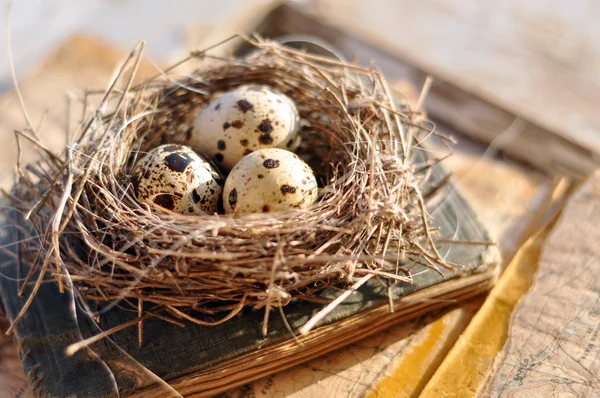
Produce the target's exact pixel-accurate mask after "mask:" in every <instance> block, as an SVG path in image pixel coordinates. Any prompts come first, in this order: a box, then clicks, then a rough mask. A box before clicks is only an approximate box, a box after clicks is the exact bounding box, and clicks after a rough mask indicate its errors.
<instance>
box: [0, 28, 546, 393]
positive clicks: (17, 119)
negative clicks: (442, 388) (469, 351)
mask: <svg viewBox="0 0 600 398" xmlns="http://www.w3.org/2000/svg"><path fill="white" fill-rule="evenodd" d="M121 59H123V54H121V53H120V52H118V51H114V50H113V49H111V48H110V47H106V46H103V45H102V44H101V43H98V42H97V41H95V40H90V39H86V38H74V39H72V40H70V41H69V42H67V43H66V44H65V45H64V46H62V47H61V48H59V49H58V50H57V51H56V52H55V53H54V54H53V55H52V56H50V57H49V58H48V59H47V60H46V61H44V62H43V67H40V68H38V70H37V71H36V72H35V73H34V74H33V75H31V76H30V77H28V78H27V79H24V80H23V82H22V85H21V88H22V90H23V93H24V96H25V101H26V103H27V104H28V110H29V113H30V115H31V117H32V119H33V120H35V121H37V122H39V121H40V120H41V119H43V115H44V114H45V113H46V110H47V108H48V106H49V105H50V109H49V112H48V116H47V117H46V118H45V119H46V121H45V122H44V124H43V128H42V129H40V132H41V135H42V136H44V137H45V138H47V140H48V141H49V143H50V144H51V145H52V147H53V148H55V149H56V150H57V151H58V150H60V148H61V147H62V146H63V145H64V142H65V141H64V134H63V131H64V129H63V125H64V117H65V116H64V115H65V113H64V105H62V101H63V99H64V95H63V93H64V90H65V88H67V87H72V88H73V90H74V92H81V91H82V90H83V89H84V88H85V87H92V88H97V87H105V86H106V83H107V81H108V79H109V78H110V76H111V74H112V73H113V71H114V70H115V66H116V65H117V64H118V63H119V61H120V60H121ZM153 72H154V69H153V67H151V66H145V67H143V69H142V73H143V74H144V73H146V74H152V73H153ZM0 104H2V105H3V106H2V107H1V110H0V116H2V117H1V118H0V120H1V121H2V122H1V123H2V124H0V127H1V128H2V129H3V132H6V131H7V129H8V131H10V130H12V129H13V128H16V127H22V126H23V125H24V120H23V117H22V115H21V114H20V110H19V107H18V105H17V103H16V99H15V97H14V95H12V94H9V95H7V96H4V97H3V98H0ZM459 148H462V150H459V151H458V153H457V154H456V155H455V157H454V159H453V161H452V162H451V163H449V164H448V167H449V168H450V169H452V170H454V171H456V173H457V175H458V176H459V177H460V178H459V179H460V183H461V185H462V187H463V188H462V190H463V193H464V194H465V196H467V198H468V199H469V200H470V201H471V202H472V203H473V205H474V207H475V208H476V209H478V210H484V209H488V210H489V209H491V208H493V209H495V210H494V211H480V215H481V217H480V218H481V219H482V221H483V222H484V223H485V224H486V225H493V226H494V227H493V228H492V234H493V236H494V237H495V238H496V239H498V240H499V242H500V244H503V242H505V241H506V239H508V236H509V235H510V234H511V233H510V228H512V227H514V225H518V224H519V223H521V224H523V223H527V222H528V218H527V215H528V214H530V212H531V209H532V208H534V207H535V206H536V203H538V201H537V199H536V198H537V195H538V194H539V192H540V187H541V186H543V185H544V184H545V183H546V182H545V181H546V180H545V178H544V177H542V176H541V175H539V174H536V173H530V172H529V171H525V170H523V169H522V168H520V166H518V165H516V164H509V163H505V162H500V161H498V160H495V159H493V158H484V159H480V155H481V151H482V148H481V147H477V146H468V145H466V144H463V145H461V146H460V147H459ZM12 162H14V158H12V159H10V158H5V159H3V163H2V164H0V167H1V169H2V170H7V169H10V168H12V167H13V163H12ZM466 170H469V171H470V172H468V173H465V171H466ZM490 175H493V176H494V178H488V176H490ZM507 180H510V181H511V184H505V183H504V182H505V181H507ZM3 182H4V183H5V184H8V181H7V180H6V179H3ZM476 308H477V306H475V307H473V304H471V306H470V307H469V306H466V307H461V308H456V309H455V310H454V311H450V312H449V313H446V314H438V315H437V317H435V316H434V317H432V316H425V317H422V318H419V319H418V320H416V321H415V323H414V324H412V325H401V326H399V327H398V328H399V329H396V330H390V331H388V332H387V333H388V335H390V336H396V337H395V338H393V339H389V340H387V343H385V344H387V345H385V344H384V346H382V347H383V348H386V347H388V348H389V347H396V349H397V347H399V346H405V348H406V349H402V350H400V351H396V352H398V353H399V355H398V356H396V358H395V361H391V362H386V363H385V364H384V365H385V366H382V367H380V371H381V374H382V375H384V376H385V375H389V374H393V371H394V369H396V367H397V366H400V364H403V363H404V364H410V363H419V364H420V365H421V368H420V369H422V371H419V372H417V374H416V375H414V377H413V379H411V380H413V382H411V383H408V384H407V385H406V386H404V387H403V388H405V389H408V390H410V391H417V390H418V389H419V388H422V385H423V380H424V378H425V379H426V378H427V376H428V375H430V374H431V373H432V372H433V371H434V370H435V368H436V367H437V365H438V364H439V362H440V361H441V359H442V358H443V355H444V353H445V352H447V350H448V349H449V347H450V346H451V343H452V342H453V341H454V339H455V338H456V337H457V336H458V335H459V334H460V331H461V330H462V329H463V328H464V326H465V325H466V323H468V320H469V319H470V317H471V316H472V314H473V312H474V310H475V309H476ZM435 322H438V323H435ZM440 324H443V325H444V326H443V328H442V329H440V326H439V325H440ZM436 325H437V326H436ZM402 328H404V329H402ZM440 330H443V332H442V333H441V335H440V334H439V333H440ZM436 333H438V334H436ZM432 336H443V337H444V339H446V340H445V341H446V343H445V344H443V345H441V346H440V345H439V344H437V343H436V341H437V340H432V339H433V337H432ZM418 347H420V348H421V350H420V351H419V350H418V349H417V348H418ZM391 349H393V348H391ZM2 350H3V353H4V355H3V361H2V362H1V363H0V370H2V371H0V386H3V388H4V391H3V390H2V389H0V396H2V395H1V394H5V395H6V396H7V397H11V396H15V395H18V394H21V395H19V396H23V397H25V396H27V395H26V394H28V392H26V390H24V389H23V383H22V381H23V380H24V379H25V376H24V375H23V374H22V369H20V368H19V366H20V363H19V361H18V355H17V354H16V349H15V348H14V347H12V346H11V345H10V344H6V343H4V344H3V345H2ZM415 352H418V354H415ZM371 358H373V355H371V356H368V355H367V357H366V358H365V360H366V361H370V360H371ZM306 366H310V363H309V364H308V365H306ZM404 366H406V365H404ZM19 369H20V370H19ZM6 370H8V371H6ZM19 371H20V372H21V373H19ZM296 371H297V372H299V369H296ZM390 372H391V373H390ZM383 380H384V379H382V381H383ZM318 382H319V380H316V381H315V382H314V383H309V385H308V387H307V388H309V389H312V388H316V387H318V385H319V383H318Z"/></svg>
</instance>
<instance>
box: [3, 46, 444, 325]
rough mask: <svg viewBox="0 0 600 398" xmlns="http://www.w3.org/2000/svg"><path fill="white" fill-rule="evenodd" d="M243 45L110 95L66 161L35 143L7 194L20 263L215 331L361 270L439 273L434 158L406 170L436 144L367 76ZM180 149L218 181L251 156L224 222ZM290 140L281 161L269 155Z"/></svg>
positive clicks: (212, 194) (227, 201)
mask: <svg viewBox="0 0 600 398" xmlns="http://www.w3.org/2000/svg"><path fill="white" fill-rule="evenodd" d="M246 43H247V44H248V45H249V46H252V47H253V48H254V50H253V51H251V52H249V53H248V54H249V55H246V56H243V57H230V58H227V59H223V58H218V57H215V58H211V57H210V55H209V54H205V53H194V55H193V57H196V58H197V60H198V61H199V63H198V65H199V69H198V70H197V71H196V72H194V73H193V74H191V75H190V76H187V77H184V78H182V77H181V76H179V75H178V74H177V73H176V72H173V73H171V72H170V71H166V72H165V74H167V77H166V78H163V76H164V74H161V75H158V76H157V77H155V78H152V79H149V80H147V81H144V82H142V83H141V84H138V85H136V86H131V87H129V86H126V87H125V89H118V90H113V91H110V92H108V93H106V96H105V98H106V101H104V102H103V103H102V104H101V105H100V107H99V108H98V110H96V111H95V112H94V113H93V114H91V115H90V116H89V119H88V120H86V121H85V122H84V124H83V125H82V126H81V128H79V129H78V130H77V134H72V136H74V141H73V142H72V143H71V145H69V149H68V150H67V151H65V152H64V153H63V155H62V156H55V157H50V156H49V155H47V152H45V147H44V146H40V148H42V149H40V152H41V154H42V159H43V160H42V161H40V163H39V164H35V165H32V166H31V167H29V168H27V169H25V170H22V173H21V174H20V175H21V183H20V184H18V185H17V186H16V187H15V191H14V194H13V195H12V196H11V197H12V198H13V200H14V203H15V204H14V205H15V207H17V208H18V209H19V210H20V211H21V212H22V213H23V214H29V221H30V222H31V224H32V225H33V226H34V228H32V231H34V233H35V235H34V236H31V237H30V239H25V238H23V239H22V242H23V245H24V250H23V253H22V259H23V260H24V261H31V262H32V263H33V264H32V265H33V267H34V268H35V269H42V268H44V267H45V269H48V272H49V273H50V274H51V275H52V276H53V277H54V278H56V279H57V280H58V281H59V282H60V283H61V286H71V284H70V283H65V281H66V280H67V279H70V280H71V281H72V283H73V286H75V287H76V288H77V289H78V291H79V294H78V297H84V298H86V299H87V300H91V301H94V302H96V303H98V304H99V305H103V304H106V303H107V302H112V301H118V303H119V305H121V306H124V307H127V308H130V309H134V310H136V311H138V310H140V308H142V307H143V308H142V309H145V308H152V313H153V314H161V315H160V316H163V317H165V316H166V317H173V318H176V319H181V318H182V317H184V318H186V319H191V320H197V319H198V318H202V319H203V320H202V322H203V324H206V323H207V320H206V318H203V317H202V315H199V313H203V314H207V315H209V316H212V315H214V314H215V313H217V312H219V311H229V312H230V314H229V315H228V316H227V317H219V318H221V319H229V317H231V316H233V315H232V314H233V313H235V312H238V311H240V310H241V309H242V308H244V307H248V306H250V307H253V308H261V307H264V306H274V305H281V306H283V305H286V304H287V302H289V300H290V299H291V298H299V299H300V298H310V297H311V295H313V294H315V292H318V291H320V290H322V289H324V288H326V287H328V286H332V285H337V286H341V287H343V286H345V285H347V284H353V283H354V282H355V281H357V280H360V279H361V278H363V277H364V276H365V275H367V274H370V275H380V276H381V277H382V278H388V277H390V275H391V279H394V278H396V279H397V278H400V277H399V276H397V275H396V274H397V273H398V272H399V269H400V268H401V267H399V264H398V263H399V262H403V263H404V262H410V263H415V264H421V265H424V266H428V267H431V268H436V267H437V266H438V265H441V266H446V267H448V265H447V264H445V262H444V261H445V260H444V259H443V258H441V257H440V255H439V254H438V251H437V250H436V248H435V246H434V243H433V239H432V234H433V233H434V232H432V231H430V230H429V229H428V222H430V220H431V218H430V217H429V216H428V215H427V214H426V211H425V206H424V200H423V197H422V196H421V192H422V190H423V187H424V182H425V180H426V178H427V173H426V170H427V167H428V165H430V164H432V163H430V162H424V161H423V158H422V157H421V158H420V159H419V160H415V159H416V158H415V153H417V152H420V153H422V151H419V145H420V143H421V142H422V140H425V139H426V137H428V136H429V135H431V134H432V132H431V129H429V128H426V125H424V124H423V123H424V122H423V121H422V119H416V118H415V117H414V112H413V110H412V109H411V107H410V105H409V103H408V101H398V100H396V99H395V98H393V97H392V96H391V91H390V88H389V85H388V84H387V82H386V80H385V79H384V77H383V76H382V75H381V74H380V73H379V72H378V71H377V70H376V69H375V68H364V67H361V66H358V65H353V64H350V63H344V62H341V61H339V60H336V59H331V58H325V57H319V56H316V55H311V54H306V53H304V52H300V51H296V50H294V49H291V48H289V47H285V46H283V45H280V44H277V43H273V42H268V41H262V40H261V39H246ZM137 56H139V54H138V55H137ZM131 62H133V61H131ZM131 66H133V63H130V64H128V65H126V66H124V67H123V70H122V73H125V74H126V73H128V72H126V71H131V70H135V68H134V67H131ZM132 80H133V79H130V78H129V77H128V76H121V77H120V79H119V82H131V81H132ZM128 84H130V83H128ZM118 85H119V84H117V86H118ZM257 86H258V87H262V88H260V89H256V90H254V89H251V88H250V87H257ZM264 86H269V88H268V89H267V88H264ZM111 87H112V86H111ZM111 90H112V89H111ZM223 93H225V94H223ZM286 97H289V98H290V99H291V101H293V102H294V103H295V104H297V111H298V114H296V110H295V109H296V108H295V107H294V106H293V105H292V104H291V103H290V102H289V101H288V100H286V99H285V98H286ZM278 100H280V102H278ZM111 104H114V105H115V108H113V109H112V110H110V109H109V110H108V111H107V108H110V105H111ZM298 117H299V118H300V120H301V121H302V123H301V124H299V123H298ZM416 120H417V121H416ZM237 121H239V125H238V122H237ZM197 133H198V134H199V135H197ZM296 134H297V135H298V137H297V138H299V141H300V142H301V144H300V145H299V147H298V148H297V149H296V148H295V147H294V143H295V142H296V140H295V137H296ZM246 140H247V143H246ZM186 143H192V144H193V149H195V150H197V151H199V152H204V153H206V154H207V155H208V156H209V157H214V159H215V160H216V161H219V160H220V162H219V163H220V165H221V166H222V167H223V168H224V169H225V168H228V167H233V166H234V164H235V163H236V162H237V161H240V159H241V158H242V157H243V156H244V154H245V153H246V152H247V151H254V152H252V153H250V154H248V155H247V157H246V158H244V159H243V160H241V161H240V163H239V165H238V166H236V167H233V170H232V172H231V174H230V176H229V178H228V180H227V184H226V187H225V192H224V193H225V195H224V197H223V202H224V206H225V210H227V212H228V213H233V214H212V213H213V212H214V210H215V206H216V205H217V197H218V196H219V195H218V194H219V190H220V188H219V184H218V173H216V172H215V170H213V169H212V168H210V167H209V163H208V162H206V161H205V160H203V159H202V158H201V157H200V156H199V155H198V154H196V153H194V152H193V151H191V150H190V149H189V148H188V149H185V148H183V147H179V146H173V144H186ZM288 145H290V146H291V147H290V148H289V149H292V150H294V151H295V153H296V154H295V155H294V154H292V153H291V152H287V151H285V150H282V149H273V147H280V148H281V147H283V148H287V147H288ZM265 146H268V147H269V148H265ZM156 147H159V149H154V148H156ZM148 152H150V153H149V155H148V156H147V157H145V158H143V159H141V160H140V161H138V159H139V158H140V156H141V155H142V154H144V153H148ZM219 155H222V158H221V157H220V156H219ZM263 156H264V157H263ZM174 159H175V162H173V160H174ZM300 159H302V160H300ZM275 165H278V166H277V167H275ZM307 165H309V166H310V168H312V170H313V172H314V176H313V175H312V172H310V168H309V167H308V166H307ZM222 171H225V170H222ZM424 171H425V172H424ZM261 175H262V178H261V177H260V176H261ZM317 185H318V191H319V197H318V199H317V200H316V201H315V199H316V198H317ZM165 195H168V196H165ZM196 195H197V197H196ZM138 199H140V200H142V201H143V202H144V203H151V205H150V206H148V205H146V204H140V201H139V200H138ZM171 202H172V204H171ZM313 202H314V203H313ZM265 205H266V206H268V208H266V207H265ZM157 206H161V207H163V208H165V209H167V210H171V211H154V210H156V209H158V207H157ZM295 206H299V209H297V210H295V211H275V210H279V209H289V208H290V207H292V208H293V207H295ZM32 208H33V210H32ZM264 210H268V211H269V212H268V213H265V214H260V216H254V215H250V214H244V213H245V212H248V211H251V212H256V211H258V212H261V213H262V212H263V211H264ZM174 211H175V212H181V213H184V214H185V213H194V216H193V217H192V216H182V215H179V214H173V212H174ZM57 237H59V239H56V238H57ZM40 245H41V246H42V247H41V249H40ZM40 253H41V254H42V255H39V254H40ZM45 256H47V257H46V258H44V257H45ZM57 257H60V258H57ZM65 269H66V270H67V271H68V272H65ZM386 275H387V276H386ZM403 278H404V277H403ZM402 280H403V281H406V278H404V279H402ZM409 282H410V280H409ZM273 292H280V293H281V294H279V293H278V296H277V297H275V296H273V294H274V293H273ZM283 298H285V299H283ZM140 303H143V306H142V305H141V304H140ZM131 307H133V308H131ZM199 322H200V321H199Z"/></svg>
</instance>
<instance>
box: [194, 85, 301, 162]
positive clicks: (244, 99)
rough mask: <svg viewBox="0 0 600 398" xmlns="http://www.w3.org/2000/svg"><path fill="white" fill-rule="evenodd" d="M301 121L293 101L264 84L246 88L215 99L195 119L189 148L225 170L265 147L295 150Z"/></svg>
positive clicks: (243, 87) (242, 87)
mask: <svg viewBox="0 0 600 398" xmlns="http://www.w3.org/2000/svg"><path fill="white" fill-rule="evenodd" d="M299 126H300V119H299V116H298V109H297V107H296V105H295V104H294V102H293V101H292V100H291V99H290V98H289V97H288V96H286V95H285V94H283V93H280V92H278V91H275V90H274V89H272V88H271V87H269V86H265V85H245V86H240V87H237V88H235V89H232V90H230V91H227V92H226V93H224V94H223V95H221V96H220V97H218V98H216V99H214V100H212V101H211V102H210V103H209V104H208V105H207V106H206V107H205V108H204V109H203V110H202V111H201V112H200V113H199V114H198V116H197V117H196V118H195V120H194V129H193V132H192V136H191V138H190V141H189V145H190V146H191V147H192V148H194V149H195V150H197V151H199V152H202V153H204V154H206V155H207V156H209V157H210V158H212V159H214V160H215V162H216V164H217V165H218V166H219V167H221V168H222V169H223V170H231V168H232V167H233V166H234V165H235V164H236V163H237V162H238V161H240V159H242V158H243V157H244V156H246V155H248V154H249V153H251V152H253V151H255V150H258V149H263V148H275V147H279V148H285V149H290V150H294V148H295V146H297V143H298V136H297V133H298V129H299Z"/></svg>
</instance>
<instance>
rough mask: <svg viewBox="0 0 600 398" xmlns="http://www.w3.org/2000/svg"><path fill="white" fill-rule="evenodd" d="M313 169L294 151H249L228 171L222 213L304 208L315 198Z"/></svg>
mask: <svg viewBox="0 0 600 398" xmlns="http://www.w3.org/2000/svg"><path fill="white" fill-rule="evenodd" d="M317 195H318V189H317V180H316V178H315V175H314V173H313V171H312V169H311V168H310V167H309V166H308V165H307V164H306V163H304V161H303V160H302V159H300V158H299V157H298V156H297V155H296V154H295V153H292V152H290V151H286V150H284V149H278V148H270V149H260V150H258V151H255V152H252V153H251V154H249V155H248V156H245V157H244V158H243V159H242V160H240V161H239V162H238V163H237V164H236V165H235V167H234V168H233V169H232V170H231V173H229V176H228V177H227V180H226V181H225V186H224V188H223V206H224V208H225V213H228V214H231V213H233V214H244V213H266V212H272V211H282V210H287V209H290V208H306V207H308V206H309V205H310V204H311V203H314V202H315V201H316V200H317Z"/></svg>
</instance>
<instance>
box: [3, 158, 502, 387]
mask: <svg viewBox="0 0 600 398" xmlns="http://www.w3.org/2000/svg"><path fill="white" fill-rule="evenodd" d="M444 175H445V173H444V171H443V169H442V168H440V167H436V168H435V169H434V173H433V175H432V177H431V180H430V182H431V183H432V184H433V185H435V182H436V181H439V180H440V179H441V178H443V177H444ZM429 207H430V209H429V211H430V214H431V216H432V217H433V219H434V223H433V224H434V226H435V227H437V228H439V229H440V233H439V235H440V237H442V238H447V239H449V240H452V239H454V240H458V241H471V242H485V241H488V240H489V237H488V235H487V233H486V231H485V228H484V227H483V226H482V225H481V224H480V223H479V222H478V220H477V217H476V215H475V214H474V213H473V211H472V210H471V209H470V207H469V205H468V203H466V202H465V200H464V199H463V198H462V196H461V195H460V193H459V192H458V191H457V190H456V188H455V186H454V185H451V184H450V185H447V186H446V187H445V188H444V189H443V190H442V191H441V192H439V193H438V194H437V195H436V197H435V199H434V200H432V201H430V204H429ZM8 217H9V218H8V219H6V220H5V223H6V228H4V235H3V240H4V245H5V247H6V248H7V249H6V250H5V251H4V252H3V254H2V257H3V259H2V273H3V274H4V278H2V279H1V283H2V289H1V294H2V300H3V302H4V306H5V308H6V311H7V313H8V315H9V317H10V318H11V319H12V318H14V317H15V316H16V314H17V313H18V312H19V309H20V308H21V307H22V305H23V303H24V302H25V300H26V298H27V297H28V294H29V292H27V294H26V295H25V298H19V297H18V296H17V291H18V289H19V287H20V283H19V281H20V279H21V278H22V277H23V276H24V275H26V274H27V271H28V270H27V269H26V265H24V264H22V265H21V266H19V265H18V259H19V234H20V233H19V224H20V222H21V221H22V219H21V218H22V215H20V214H16V213H8ZM444 242H445V241H440V243H438V246H439V250H440V251H441V253H442V254H443V255H444V256H445V258H446V259H447V260H448V261H452V262H454V263H459V264H462V265H464V267H463V268H461V269H459V270H457V271H455V272H450V271H447V270H441V273H438V272H435V271H433V270H432V269H429V268H425V267H422V266H419V265H413V266H411V272H412V274H413V279H414V282H413V283H412V284H406V283H394V284H393V283H392V282H389V281H385V280H380V279H375V278H373V279H371V280H370V281H369V282H368V283H367V284H365V285H363V286H362V287H361V288H360V289H358V291H356V292H354V293H352V294H351V295H350V296H349V297H348V298H347V299H346V300H345V301H344V302H343V303H342V304H341V305H339V306H338V307H337V308H336V309H335V310H334V311H333V312H331V313H330V314H329V315H328V316H327V317H326V318H325V319H324V320H323V321H322V322H321V323H320V324H319V325H318V327H317V328H316V329H315V330H314V331H312V332H310V333H309V334H307V335H306V336H301V337H298V333H297V331H298V329H299V328H300V327H301V326H302V325H304V324H305V323H306V322H307V321H308V320H309V319H310V318H311V317H312V316H313V315H315V314H316V313H317V312H318V311H319V310H320V309H321V308H323V306H324V305H325V304H324V303H315V302H307V301H299V300H298V301H296V300H294V301H292V303H290V304H289V305H287V306H285V307H284V308H283V309H282V312H281V313H277V312H276V315H272V316H271V318H270V322H269V330H268V334H267V335H266V336H263V335H262V333H261V326H262V322H263V319H264V310H262V309H261V310H254V309H250V308H249V309H245V310H244V311H243V312H242V314H240V315H239V316H237V317H234V318H233V319H231V320H229V321H227V322H225V323H223V324H221V325H218V326H210V327H208V326H200V325H197V324H193V323H190V322H188V323H184V325H183V326H178V325H174V324H172V323H167V322H165V321H162V320H160V319H152V318H151V319H147V320H146V321H145V322H144V341H143V344H142V346H141V347H140V346H138V329H137V328H136V327H129V328H125V329H124V330H122V331H119V332H117V333H115V334H113V335H111V336H110V337H109V338H105V339H102V340H100V341H98V342H97V343H95V344H93V345H92V346H91V347H90V349H85V350H81V351H79V352H78V353H76V354H74V355H73V356H67V355H66V353H65V349H66V347H68V346H69V345H70V344H73V343H76V342H78V341H80V340H81V339H83V338H87V337H90V336H93V335H96V334H98V333H99V332H100V331H101V330H99V329H98V327H97V326H96V324H95V323H94V322H93V321H92V320H90V319H89V318H88V317H87V315H85V312H84V311H82V309H81V308H79V306H78V304H77V301H76V300H73V297H72V294H71V293H70V292H68V291H67V292H65V293H62V294H61V293H60V292H59V291H58V288H57V286H56V285H55V283H54V282H53V281H51V280H48V282H47V283H44V284H43V285H42V288H41V289H40V291H39V292H38V294H37V295H36V297H35V299H34V302H33V304H32V306H31V307H30V309H29V311H28V312H27V313H26V315H25V317H24V318H23V319H22V321H21V323H20V324H19V325H18V327H17V328H16V330H15V340H16V343H17V345H18V347H19V349H20V352H21V357H22V361H23V364H24V366H25V370H26V372H27V374H28V375H29V379H30V383H31V385H32V387H33V388H34V390H35V392H36V394H37V395H38V396H44V397H46V396H47V397H56V396H81V397H91V396H94V397H112V396H117V395H121V396H128V395H137V396H145V397H148V396H156V397H161V396H167V395H169V394H173V393H174V392H173V390H170V389H169V387H166V386H165V384H164V383H163V380H164V381H166V382H167V383H169V384H170V385H171V386H172V388H174V389H175V390H177V391H178V392H179V393H180V394H182V395H184V396H189V395H193V394H199V395H210V394H215V393H218V392H222V391H225V390H227V389H228V388H231V387H234V386H237V385H240V384H244V383H247V382H249V381H251V380H254V379H256V378H258V377H263V376H265V375H267V374H269V373H273V372H276V371H277V370H281V369H284V368H286V367H289V366H292V365H295V364H297V363H300V362H302V361H306V360H308V359H310V358H313V357H316V356H318V355H320V354H322V353H324V352H327V351H330V350H333V349H335V348H339V347H341V346H343V345H346V344H349V343H351V342H353V341H356V340H358V339H360V338H363V337H365V336H366V335H368V334H372V333H375V332H377V331H379V330H382V329H385V328H386V327H387V326H389V325H391V324H392V323H395V322H400V321H402V320H405V319H410V318H412V317H415V316H418V315H420V314H422V313H424V312H427V311H430V310H432V309H435V308H439V307H442V306H446V305H449V304H452V303H454V302H456V301H457V300H462V299H465V298H468V297H472V296H473V295H476V294H478V293H480V292H483V291H485V290H487V289H489V287H490V286H491V285H492V284H493V283H494V281H495V278H496V270H497V266H498V264H499V258H498V254H497V248H496V247H493V246H488V245H480V244H456V243H444ZM339 294H340V290H339V289H334V288H329V289H327V290H325V291H323V292H322V293H321V294H320V296H321V297H322V298H323V299H325V300H324V302H325V301H326V300H331V299H333V298H335V297H337V295H339ZM390 294H391V296H390ZM136 316H137V315H136V313H134V312H131V311H127V310H123V309H120V308H118V307H115V308H113V309H112V310H110V311H109V312H107V313H104V314H102V316H101V317H100V323H99V325H100V328H101V329H103V330H108V329H110V328H112V327H115V326H118V325H121V324H124V323H126V322H129V321H131V320H133V319H135V318H136ZM215 317H218V315H216V316H215Z"/></svg>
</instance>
